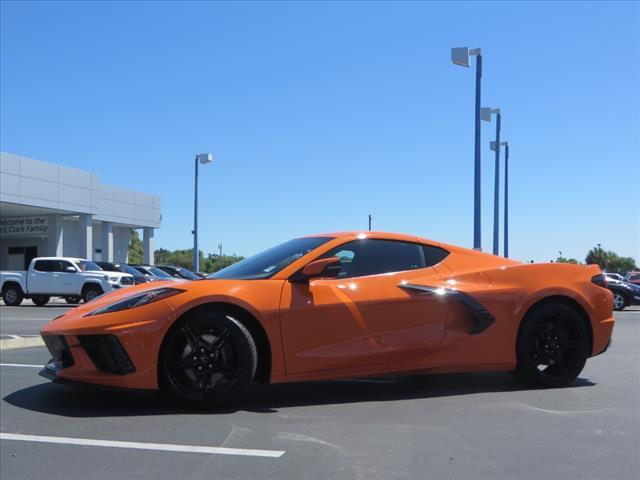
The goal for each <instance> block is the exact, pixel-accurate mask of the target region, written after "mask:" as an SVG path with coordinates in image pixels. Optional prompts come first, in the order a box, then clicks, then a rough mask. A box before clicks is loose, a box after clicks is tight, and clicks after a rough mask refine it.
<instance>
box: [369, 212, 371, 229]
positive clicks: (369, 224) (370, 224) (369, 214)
mask: <svg viewBox="0 0 640 480" xmlns="http://www.w3.org/2000/svg"><path fill="white" fill-rule="evenodd" d="M369 231H371V214H369Z"/></svg>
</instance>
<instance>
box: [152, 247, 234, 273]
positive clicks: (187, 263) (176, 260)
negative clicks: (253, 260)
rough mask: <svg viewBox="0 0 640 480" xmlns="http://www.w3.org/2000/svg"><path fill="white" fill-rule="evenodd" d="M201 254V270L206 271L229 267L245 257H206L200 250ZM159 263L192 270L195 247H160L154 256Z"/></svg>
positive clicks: (210, 271) (211, 255) (210, 255)
mask: <svg viewBox="0 0 640 480" xmlns="http://www.w3.org/2000/svg"><path fill="white" fill-rule="evenodd" d="M199 254H200V255H199V256H200V271H201V272H205V273H213V272H217V271H218V270H220V269H222V268H225V267H228V266H229V265H232V264H234V263H236V262H238V261H240V260H242V259H243V258H244V257H240V256H238V255H235V254H233V255H214V254H209V255H207V256H206V257H205V256H204V254H203V253H202V250H200V252H199ZM154 259H155V262H156V264H157V265H175V266H176V267H183V268H186V269H189V270H191V269H192V268H193V248H188V249H182V250H173V251H171V250H166V249H164V248H159V249H158V250H156V252H155V256H154Z"/></svg>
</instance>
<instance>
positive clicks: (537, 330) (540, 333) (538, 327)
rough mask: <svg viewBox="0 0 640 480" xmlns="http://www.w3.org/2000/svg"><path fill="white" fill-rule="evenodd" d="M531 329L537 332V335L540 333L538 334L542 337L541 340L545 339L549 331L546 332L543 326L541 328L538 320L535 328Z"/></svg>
mask: <svg viewBox="0 0 640 480" xmlns="http://www.w3.org/2000/svg"><path fill="white" fill-rule="evenodd" d="M533 331H534V332H535V333H537V334H538V335H540V336H541V337H542V338H543V340H544V339H546V338H547V337H548V336H549V333H548V332H546V331H545V330H544V328H542V325H540V323H539V322H538V323H536V325H535V328H534V329H533Z"/></svg>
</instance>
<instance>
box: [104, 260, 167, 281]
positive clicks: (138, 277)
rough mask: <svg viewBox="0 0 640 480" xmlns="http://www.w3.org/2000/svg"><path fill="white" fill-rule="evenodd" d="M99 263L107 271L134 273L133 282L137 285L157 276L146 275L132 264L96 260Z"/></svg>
mask: <svg viewBox="0 0 640 480" xmlns="http://www.w3.org/2000/svg"><path fill="white" fill-rule="evenodd" d="M95 263H97V264H98V265H99V266H100V267H101V268H102V269H103V270H105V271H107V272H124V273H129V274H131V275H133V282H134V283H135V284H136V285H140V284H141V283H147V282H153V281H154V280H156V278H154V277H152V276H147V275H144V274H143V273H142V272H140V271H138V270H136V269H135V268H133V267H132V266H130V265H128V264H126V263H111V262H95Z"/></svg>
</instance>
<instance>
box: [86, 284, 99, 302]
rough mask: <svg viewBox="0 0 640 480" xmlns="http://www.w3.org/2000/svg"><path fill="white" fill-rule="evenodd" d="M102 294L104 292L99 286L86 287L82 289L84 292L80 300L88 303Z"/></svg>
mask: <svg viewBox="0 0 640 480" xmlns="http://www.w3.org/2000/svg"><path fill="white" fill-rule="evenodd" d="M103 293H104V292H103V291H102V289H101V288H100V287H99V286H97V285H87V286H86V287H84V291H83V292H82V299H83V300H84V303H89V302H90V301H91V300H93V299H94V298H96V297H99V296H100V295H102V294H103Z"/></svg>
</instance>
